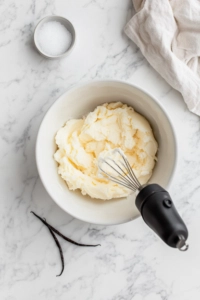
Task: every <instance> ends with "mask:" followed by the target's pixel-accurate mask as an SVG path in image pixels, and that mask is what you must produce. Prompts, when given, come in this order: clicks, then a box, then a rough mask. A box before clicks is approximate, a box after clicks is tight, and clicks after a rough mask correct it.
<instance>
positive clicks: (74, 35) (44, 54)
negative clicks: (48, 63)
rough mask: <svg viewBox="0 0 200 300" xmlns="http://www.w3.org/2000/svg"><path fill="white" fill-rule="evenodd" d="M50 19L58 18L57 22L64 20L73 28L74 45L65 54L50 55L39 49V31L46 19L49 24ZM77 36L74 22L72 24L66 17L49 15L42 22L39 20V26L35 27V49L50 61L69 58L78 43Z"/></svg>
mask: <svg viewBox="0 0 200 300" xmlns="http://www.w3.org/2000/svg"><path fill="white" fill-rule="evenodd" d="M50 18H56V19H57V20H59V19H62V20H64V21H65V22H66V21H67V22H68V23H69V24H70V26H71V28H72V31H71V34H73V35H72V43H71V45H70V46H69V48H68V49H67V51H65V52H64V53H62V54H59V55H49V54H47V53H45V52H43V51H42V50H41V48H40V47H38V42H37V38H36V35H37V30H38V29H39V27H40V25H41V23H42V22H43V21H44V20H45V19H46V20H47V22H48V19H50ZM76 36H77V34H76V29H75V27H74V25H73V24H72V22H71V21H70V20H68V19H67V18H65V17H62V16H58V15H48V16H45V17H43V18H42V19H41V20H39V22H38V23H37V25H36V26H35V29H34V33H33V41H34V45H35V48H36V49H37V51H38V52H39V53H40V54H41V55H43V56H44V57H46V58H49V59H56V58H62V57H65V56H67V55H68V54H69V53H70V52H71V51H72V49H73V48H74V46H75V43H76Z"/></svg>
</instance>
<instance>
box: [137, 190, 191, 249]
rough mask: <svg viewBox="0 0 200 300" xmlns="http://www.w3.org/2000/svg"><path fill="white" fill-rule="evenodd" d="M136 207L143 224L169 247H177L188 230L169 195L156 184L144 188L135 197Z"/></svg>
mask: <svg viewBox="0 0 200 300" xmlns="http://www.w3.org/2000/svg"><path fill="white" fill-rule="evenodd" d="M135 202H136V206H137V208H138V210H139V211H140V213H141V215H142V217H143V219H144V221H145V223H146V224H147V225H148V226H149V227H150V228H151V229H153V230H154V231H155V233H157V235H158V236H159V237H160V238H161V239H162V240H163V241H164V242H165V243H166V244H168V245H169V246H170V247H174V248H176V247H177V244H178V242H179V240H180V237H182V238H183V239H184V240H185V241H186V240H187V238H188V230H187V227H186V226H185V223H184V222H183V220H182V218H181V217H180V215H179V214H178V212H177V210H176V208H175V206H174V204H173V202H172V199H171V197H170V195H169V193H168V192H167V191H166V190H165V189H163V188H162V187H161V186H159V185H158V184H149V185H147V186H145V187H144V188H143V189H142V190H141V191H140V192H139V194H138V195H137V197H136V201H135Z"/></svg>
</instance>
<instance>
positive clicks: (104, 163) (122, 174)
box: [99, 148, 142, 191]
mask: <svg viewBox="0 0 200 300" xmlns="http://www.w3.org/2000/svg"><path fill="white" fill-rule="evenodd" d="M112 154H113V155H115V154H118V157H117V161H115V160H114V159H113V158H111V157H106V158H101V159H100V160H99V170H100V171H101V172H102V173H103V174H104V175H106V177H108V178H109V179H110V180H111V181H113V182H115V183H118V184H120V185H123V186H124V187H126V188H128V189H130V190H133V191H136V190H141V189H142V185H141V184H140V182H139V180H138V179H137V177H136V176H135V173H134V172H133V169H132V168H131V165H130V164H129V162H128V160H127V158H126V157H125V155H124V153H123V152H122V151H121V150H120V149H118V148H117V149H114V150H113V151H112Z"/></svg>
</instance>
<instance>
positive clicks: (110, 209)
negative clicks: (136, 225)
mask: <svg viewBox="0 0 200 300" xmlns="http://www.w3.org/2000/svg"><path fill="white" fill-rule="evenodd" d="M115 101H121V102H123V103H127V104H128V105H130V106H132V107H133V108H134V109H135V110H136V111H137V112H139V113H140V114H142V115H143V116H145V117H146V118H147V119H148V121H149V122H150V124H151V126H152V128H153V131H154V134H155V137H156V139H157V141H158V145H159V150H158V162H157V163H156V166H155V169H154V170H153V175H152V178H151V180H150V182H152V183H158V184H160V185H161V186H162V187H163V188H167V187H169V183H170V181H171V179H172V176H173V173H174V170H175V166H176V159H177V146H176V138H175V133H174V130H173V126H172V123H171V122H170V120H169V117H168V116H167V114H166V112H165V110H164V108H163V107H162V105H161V104H160V103H159V102H158V101H157V100H156V99H154V98H153V97H152V96H151V95H149V94H148V93H147V92H145V91H143V90H142V89H140V88H138V87H136V86H133V85H131V84H127V83H124V82H120V81H97V82H91V83H88V84H83V85H81V86H78V87H76V88H74V89H72V90H69V91H68V92H66V93H65V94H64V95H62V96H61V97H60V98H59V99H58V100H57V101H56V102H55V103H54V104H53V105H52V106H51V108H50V109H49V111H48V112H47V114H46V115H45V117H44V119H43V121H42V124H41V126H40V129H39V133H38V137H37V143H36V161H37V167H38V171H39V175H40V178H41V180H42V182H43V184H44V186H45V188H46V190H47V192H48V193H49V195H50V196H51V197H52V199H53V200H54V201H55V202H56V203H57V204H58V205H59V206H60V207H61V208H62V209H63V210H64V211H66V212H67V213H69V214H70V215H72V216H74V217H75V218H78V219H80V220H83V221H86V222H89V223H94V224H102V225H111V224H120V223H125V222H128V221H131V220H133V219H134V218H136V217H138V216H139V212H138V211H137V209H136V207H135V203H134V202H135V201H134V200H135V199H134V197H133V196H131V197H130V196H129V197H128V198H123V199H113V200H109V201H102V200H97V199H91V198H90V197H89V196H83V195H82V194H81V193H80V191H76V192H73V191H70V190H69V189H68V187H67V185H66V183H65V182H64V181H63V180H62V179H61V177H60V176H59V175H58V172H57V164H56V162H55V161H54V158H53V155H54V153H55V151H56V145H55V141H54V138H55V134H56V132H57V131H58V129H60V128H61V127H62V126H63V125H64V124H65V122H66V121H67V120H69V119H72V118H80V117H82V116H84V115H86V114H88V113H89V112H91V111H93V110H94V109H95V108H96V106H98V105H101V104H103V103H105V102H115Z"/></svg>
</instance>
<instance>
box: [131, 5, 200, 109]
mask: <svg viewBox="0 0 200 300" xmlns="http://www.w3.org/2000/svg"><path fill="white" fill-rule="evenodd" d="M133 5H134V7H135V10H136V14H135V15H134V16H133V18H132V19H131V20H130V21H129V23H128V24H127V25H126V27H125V33H126V34H127V35H128V36H129V38H130V39H131V40H133V41H134V43H135V44H136V45H137V46H138V47H139V48H140V50H141V52H142V53H143V55H144V56H145V57H146V59H147V60H148V62H149V63H150V64H151V65H152V67H153V68H154V69H155V70H156V71H157V72H158V73H160V75H161V76H162V77H163V78H164V79H165V80H166V81H167V82H168V83H169V84H170V85H171V86H172V87H173V88H174V89H176V90H178V91H179V92H180V93H181V94H182V95H183V98H184V100H185V102H186V104H187V106H188V108H189V110H190V111H191V112H193V113H195V114H197V115H200V58H199V56H200V0H133Z"/></svg>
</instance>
